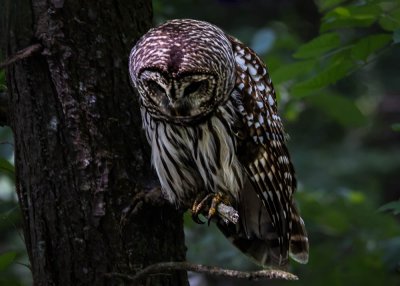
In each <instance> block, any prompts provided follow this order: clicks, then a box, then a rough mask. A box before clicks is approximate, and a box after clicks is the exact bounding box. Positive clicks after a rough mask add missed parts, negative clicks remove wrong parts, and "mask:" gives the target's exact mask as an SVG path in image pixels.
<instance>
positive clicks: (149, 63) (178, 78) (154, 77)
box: [130, 20, 235, 124]
mask: <svg viewBox="0 0 400 286" xmlns="http://www.w3.org/2000/svg"><path fill="white" fill-rule="evenodd" d="M234 67H235V65H234V56H233V52H232V46H231V44H230V42H229V40H228V39H227V37H226V36H225V34H224V32H222V30H220V29H219V28H217V27H215V26H213V25H211V24H209V23H205V22H200V21H193V20H190V21H189V20H173V21H170V22H167V23H165V24H164V25H161V26H159V27H157V28H155V29H152V30H150V31H149V32H148V33H147V34H145V35H144V36H143V37H142V38H141V39H140V40H139V42H138V43H137V44H136V46H135V47H134V48H133V49H132V52H131V55H130V75H131V79H132V82H133V84H134V86H135V87H136V88H137V90H138V92H139V96H140V102H141V104H142V106H143V107H144V108H146V110H147V111H148V112H149V113H150V115H151V116H152V117H153V118H156V119H162V120H167V121H169V122H172V123H178V124H190V123H192V122H194V121H197V120H201V119H202V118H206V117H207V116H208V115H210V114H211V113H212V112H213V111H214V110H215V109H216V107H218V106H219V105H220V104H221V103H222V102H223V101H225V100H227V99H228V98H229V94H230V92H231V90H232V89H233V87H234V84H235V68H234Z"/></svg>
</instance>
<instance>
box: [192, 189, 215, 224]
mask: <svg viewBox="0 0 400 286" xmlns="http://www.w3.org/2000/svg"><path fill="white" fill-rule="evenodd" d="M211 196H212V194H208V195H207V196H205V197H204V198H203V199H202V200H201V201H200V202H198V199H196V200H195V201H194V203H193V206H192V219H193V221H194V222H195V223H198V224H204V223H205V222H204V221H202V220H201V219H200V218H199V214H200V213H201V211H202V210H203V209H204V205H205V203H206V201H207V200H208V199H209V198H210V197H211Z"/></svg>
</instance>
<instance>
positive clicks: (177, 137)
mask: <svg viewBox="0 0 400 286" xmlns="http://www.w3.org/2000/svg"><path fill="white" fill-rule="evenodd" d="M236 114H237V113H236V110H235V108H234V105H233V103H232V102H231V101H230V100H229V101H228V102H227V103H226V104H224V105H222V106H219V107H218V108H217V109H216V110H215V114H214V116H211V117H210V118H209V119H207V120H206V121H204V122H202V123H201V124H197V125H195V126H181V125H174V124H168V123H166V122H164V121H158V120H156V119H154V118H152V117H151V115H150V114H149V113H148V112H147V111H146V110H145V109H144V108H142V117H143V119H144V120H143V124H144V129H145V130H146V136H147V139H148V141H149V143H150V145H151V146H152V164H153V166H154V168H155V169H156V172H157V174H158V177H159V179H160V182H161V185H162V187H163V191H164V192H165V194H166V196H167V198H168V199H169V201H171V202H172V203H175V204H177V205H189V204H191V203H193V200H194V199H195V198H196V197H197V196H198V195H201V194H204V193H211V192H214V193H217V192H222V193H223V194H226V195H228V196H230V197H232V199H234V200H233V201H237V198H238V193H239V191H240V190H241V189H242V188H243V181H244V178H245V173H244V170H243V168H242V166H241V164H240V163H239V161H238V158H237V156H236V152H235V150H236V146H237V142H236V138H235V136H234V135H233V134H234V132H232V128H233V126H234V125H235V123H236V122H237V120H238V118H237V116H236Z"/></svg>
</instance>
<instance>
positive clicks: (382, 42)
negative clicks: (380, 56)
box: [351, 34, 392, 61]
mask: <svg viewBox="0 0 400 286" xmlns="http://www.w3.org/2000/svg"><path fill="white" fill-rule="evenodd" d="M391 41H392V36H391V35H389V34H376V35H371V36H368V37H365V38H363V39H361V40H359V41H358V42H357V43H355V45H354V46H353V48H352V52H351V55H352V57H353V58H354V59H356V60H362V61H365V60H367V59H368V57H369V56H370V55H371V54H373V53H374V52H376V51H377V50H379V49H381V48H383V47H384V46H386V45H387V44H389V43H390V42H391Z"/></svg>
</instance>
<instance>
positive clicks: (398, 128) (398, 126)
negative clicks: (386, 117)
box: [392, 123, 400, 132]
mask: <svg viewBox="0 0 400 286" xmlns="http://www.w3.org/2000/svg"><path fill="white" fill-rule="evenodd" d="M392 130H393V131H396V132H400V123H395V124H392Z"/></svg>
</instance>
